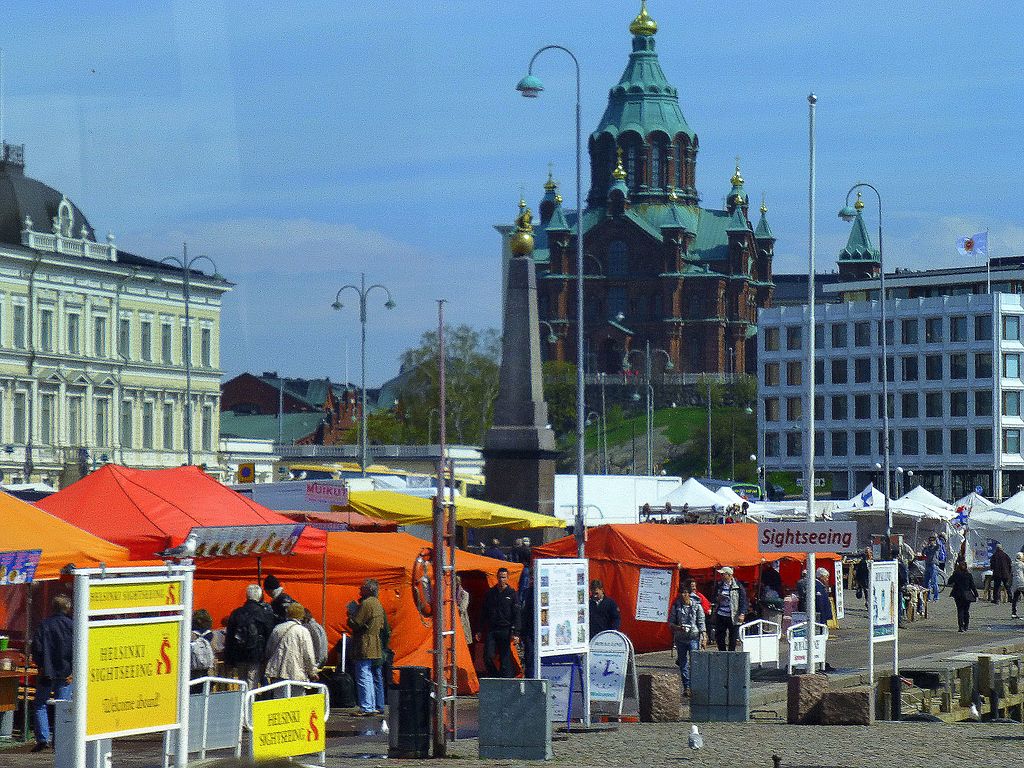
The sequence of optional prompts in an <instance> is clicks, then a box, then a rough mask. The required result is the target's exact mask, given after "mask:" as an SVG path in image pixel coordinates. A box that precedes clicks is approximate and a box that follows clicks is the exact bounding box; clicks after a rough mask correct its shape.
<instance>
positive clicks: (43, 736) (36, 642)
mask: <svg viewBox="0 0 1024 768" xmlns="http://www.w3.org/2000/svg"><path fill="white" fill-rule="evenodd" d="M73 637H74V625H73V624H72V622H71V598H69V597H68V596H67V595H57V596H56V597H55V598H53V614H52V615H51V616H50V617H49V618H47V619H44V620H43V623H42V624H40V625H39V628H38V629H37V630H36V632H35V634H34V635H33V636H32V659H33V660H34V661H35V663H36V667H37V668H38V670H39V674H38V677H37V678H36V697H35V700H34V702H33V704H32V712H33V715H34V716H35V729H36V745H35V747H34V748H33V750H32V751H33V752H39V751H41V750H43V749H46V748H47V747H48V746H49V747H52V746H53V736H52V735H51V734H50V716H49V713H48V711H47V708H46V702H47V700H48V699H51V698H52V699H70V698H71V682H70V679H71V644H72V638H73Z"/></svg>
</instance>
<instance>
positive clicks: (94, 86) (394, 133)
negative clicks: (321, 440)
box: [0, 0, 1024, 382]
mask: <svg viewBox="0 0 1024 768" xmlns="http://www.w3.org/2000/svg"><path fill="white" fill-rule="evenodd" d="M638 6H639V1H638V0H637V1H636V2H634V1H633V0H608V1H607V2H604V1H603V2H594V0H591V1H590V2H584V1H583V0H564V1H563V2H561V3H550V2H541V0H521V2H516V3H509V2H501V3H499V2H495V1H494V0H478V1H477V2H462V1H457V2H445V3H443V4H442V3H423V2H412V1H411V0H396V1H395V2H391V3H388V2H376V3H368V2H353V1H351V0H342V1H341V2H337V1H334V2H284V3H282V2H274V3H270V2H225V1H224V0H202V1H198V0H180V1H178V2H149V3H137V2H122V1H120V0H107V1H105V2H100V1H99V0H80V1H79V2H66V1H65V2H54V3H50V4H48V5H47V7H46V12H45V13H44V12H41V11H40V8H41V6H40V5H39V4H38V3H36V2H29V1H28V0H12V2H9V3H5V6H4V20H5V23H4V25H3V29H0V47H2V48H3V50H4V54H5V61H6V67H5V69H6V72H5V79H6V89H5V90H6V110H5V113H6V114H5V121H4V137H5V138H6V139H7V140H8V141H11V142H15V143H25V144H26V145H27V146H26V159H27V172H28V173H29V175H31V176H33V177H35V178H38V179H41V180H43V181H45V182H46V183H48V184H51V185H52V186H54V187H57V188H58V189H61V190H62V191H64V192H65V193H66V194H68V196H69V197H71V198H72V199H73V200H74V201H75V202H76V203H77V204H78V205H79V206H80V207H81V208H82V209H83V210H84V211H85V213H86V215H87V216H88V217H89V219H90V222H91V223H92V224H93V226H94V227H95V228H96V230H97V232H99V233H101V234H105V233H106V231H107V230H113V232H114V233H115V235H116V236H117V242H118V243H119V244H120V245H121V246H122V247H124V248H126V249H129V250H133V251H135V252H138V253H141V254H143V255H146V256H150V257H154V258H161V257H163V256H167V255H176V254H178V253H180V249H181V242H182V241H183V240H187V241H188V242H189V246H190V251H191V252H193V253H205V254H208V255H209V256H211V257H212V258H213V259H214V260H215V261H216V262H217V263H218V265H219V267H220V271H221V272H222V273H224V274H225V275H227V276H228V277H229V278H230V279H232V280H233V281H234V282H236V283H237V284H238V287H237V288H236V289H235V290H234V291H233V292H232V293H230V294H229V295H228V296H227V297H226V300H225V304H224V321H223V330H224V334H223V341H222V361H223V365H224V367H225V369H226V370H227V372H228V373H229V374H234V373H237V372H239V371H242V370H253V371H260V370H265V369H267V370H269V369H278V370H281V371H282V372H285V373H287V374H289V375H305V376H322V375H330V376H331V377H332V378H335V379H343V378H344V377H345V372H346V346H347V347H348V353H347V360H348V372H349V377H350V378H351V379H356V378H357V377H358V368H357V366H358V338H359V337H358V315H357V312H356V311H355V310H354V309H353V308H351V307H347V308H346V309H344V310H343V311H342V312H340V313H336V312H332V311H331V310H330V308H329V304H330V302H331V300H332V299H333V296H334V293H335V291H336V290H337V288H338V287H340V286H341V285H342V284H345V283H348V282H353V281H358V277H359V272H360V271H365V272H366V273H367V278H368V280H370V281H373V282H383V283H385V284H387V285H388V286H389V287H390V288H391V290H392V292H393V294H394V297H395V300H396V302H397V303H398V307H397V308H396V309H395V310H394V311H392V312H390V313H389V312H387V311H386V310H385V309H383V307H382V306H380V305H381V304H382V303H383V300H382V297H379V296H378V297H377V298H376V299H375V301H374V304H375V305H374V304H371V309H370V317H371V325H370V331H369V344H368V348H369V352H368V358H369V364H368V371H369V373H368V379H369V381H370V382H379V381H382V380H384V379H386V378H388V377H390V376H391V375H393V374H394V373H395V372H396V370H397V361H398V356H399V355H400V354H401V352H402V350H403V349H405V348H407V347H409V346H411V345H413V344H415V343H416V341H417V340H418V338H419V336H420V334H421V333H422V332H423V331H425V330H428V329H430V328H432V327H433V326H434V325H435V324H436V304H435V300H436V299H437V298H440V297H444V298H447V299H449V300H450V301H449V304H448V309H447V312H448V317H449V320H450V321H452V322H465V323H469V324H471V325H474V326H477V327H481V328H483V327H488V326H497V325H498V324H499V323H500V317H499V309H498V308H499V307H500V301H499V298H500V297H499V287H500V282H501V281H500V275H499V240H498V235H497V233H496V232H495V231H494V229H493V225H494V224H496V223H502V222H510V221H511V220H512V218H513V217H514V215H515V212H516V202H517V200H518V196H519V190H520V189H521V188H523V187H525V189H526V193H527V199H528V201H529V202H530V204H531V205H532V206H534V207H535V206H536V203H537V201H538V200H539V197H540V195H541V193H542V189H541V185H542V184H543V182H544V179H545V177H546V172H547V166H548V162H552V163H554V167H555V175H556V177H557V178H558V179H559V180H560V181H561V182H563V194H564V196H565V199H566V203H567V204H569V205H572V204H573V198H574V193H573V190H572V189H571V188H570V187H571V186H572V184H571V181H572V176H573V167H574V166H573V133H572V130H573V123H572V108H573V104H572V97H573V81H572V74H571V69H570V66H569V62H568V59H567V58H566V59H565V60H561V59H560V58H559V56H558V55H551V54H546V55H545V57H543V58H541V59H540V60H539V62H538V66H537V70H536V71H537V73H538V74H539V75H540V76H541V78H542V79H543V80H544V82H545V84H546V86H547V90H546V91H545V93H544V94H543V96H542V98H540V99H539V100H536V101H533V100H526V99H522V98H520V97H519V96H518V94H516V93H515V91H514V90H513V88H514V85H515V83H516V82H517V81H518V79H519V78H520V77H521V76H522V74H523V73H524V71H525V68H526V65H527V63H528V61H529V58H530V56H531V55H532V54H533V52H534V51H535V50H536V49H537V48H538V47H540V46H541V45H544V44H546V43H561V44H564V45H567V46H569V47H570V48H572V49H573V50H574V51H575V52H576V54H577V56H578V57H579V58H580V60H581V63H582V67H583V88H584V93H583V124H584V130H585V131H587V132H589V131H590V130H592V129H593V127H594V126H596V124H597V122H598V119H599V118H600V116H601V113H602V111H603V109H604V104H605V100H606V98H607V92H608V88H609V87H610V86H611V85H613V84H614V83H615V82H616V81H617V80H618V77H619V75H620V74H621V72H622V69H623V67H624V66H625V63H626V59H627V55H628V51H629V45H630V42H629V33H628V31H627V27H628V24H629V22H630V20H631V19H632V18H633V17H634V16H635V15H636V12H637V10H638ZM649 9H650V12H651V15H652V16H653V17H654V18H655V19H656V20H657V21H658V23H659V25H660V29H659V33H658V38H657V39H658V51H659V53H660V56H661V63H662V67H663V68H664V70H665V72H666V75H667V76H668V78H669V81H670V82H671V83H672V84H673V85H675V86H676V87H677V88H678V89H679V93H680V101H681V105H682V109H683V114H684V115H685V116H686V119H687V121H688V122H689V123H690V126H691V127H692V128H693V129H694V130H695V131H696V132H697V133H698V135H699V137H700V146H701V152H700V155H699V157H698V165H697V184H698V188H699V190H700V192H701V194H702V196H703V198H704V202H705V204H706V205H711V206H717V205H718V204H719V203H720V201H721V199H722V198H723V197H724V195H725V194H726V193H727V192H728V190H729V182H728V180H729V177H730V176H731V174H732V167H733V162H734V157H735V156H737V155H739V156H740V157H741V162H742V168H743V175H744V178H745V179H746V182H747V190H748V192H749V193H750V194H751V197H752V199H753V200H755V201H757V200H759V199H760V196H761V194H762V193H764V194H765V195H766V196H767V200H768V205H769V207H770V213H769V220H770V222H771V224H772V227H773V229H774V231H775V234H776V236H777V237H778V243H777V246H776V254H777V256H776V263H775V268H776V271H778V272H787V271H797V270H802V269H806V259H807V255H806V254H807V160H806V156H807V102H806V96H807V94H808V93H809V92H810V91H811V90H813V91H815V92H816V93H817V95H818V97H819V102H818V114H817V118H818V221H819V226H818V230H817V234H818V245H819V250H818V253H819V265H822V267H821V268H832V267H833V266H834V260H835V254H836V252H837V251H838V249H839V248H840V247H841V246H842V244H843V243H844V242H845V239H846V236H847V233H848V231H849V230H848V225H846V224H844V223H842V222H840V221H839V220H838V219H837V218H836V216H835V212H836V211H837V210H838V208H839V207H840V206H841V205H842V203H843V198H844V195H845V193H846V190H847V189H848V188H849V187H850V185H851V184H853V182H855V181H857V180H861V179H863V180H866V181H870V182H872V183H873V184H875V185H876V186H877V187H878V188H879V189H880V190H881V192H882V194H883V196H884V204H885V217H886V220H885V225H886V227H885V245H886V263H887V266H888V267H889V268H890V269H892V268H895V267H906V268H924V267H927V266H934V265H949V264H953V263H956V262H957V260H958V258H959V257H958V256H957V254H956V251H955V247H954V246H955V241H956V238H957V237H958V236H960V235H964V234H971V233H973V232H975V231H978V230H981V229H985V228H988V229H989V230H990V231H991V236H990V248H991V250H992V252H993V254H994V255H1007V254H1010V253H1024V225H1022V220H1021V217H1020V215H1019V214H1018V213H1017V209H1018V206H1019V201H1018V192H1017V190H1018V187H1019V179H1020V178H1021V175H1022V168H1021V166H1022V162H1024V160H1022V158H1024V154H1022V153H1021V151H1020V149H1019V146H1018V144H1019V139H1018V137H1019V135H1020V125H1021V124H1022V123H1024V99H1022V98H1021V94H1022V91H1024V74H1022V73H1024V66H1022V65H1024V61H1022V58H1024V53H1022V50H1021V47H1020V45H1019V39H1020V35H1021V32H1022V31H1024V23H1022V22H1021V20H1020V17H1019V15H1018V9H1017V8H1016V6H1015V4H1011V3H991V2H989V3H982V2H958V3H935V2H924V1H923V0H910V1H908V2H902V3H898V4H896V3H891V2H875V1H873V0H864V1H863V2H859V3H849V4H847V5H846V6H845V7H843V6H841V5H839V4H834V3H810V2H783V3H759V4H745V3H744V4H712V3H696V2H686V3H684V2H679V0H651V2H650V5H649ZM585 161H586V159H585ZM586 177H587V173H586V172H585V173H584V179H586ZM584 194H586V190H584ZM869 211H872V209H870V208H869ZM868 223H869V226H870V227H872V231H874V229H873V228H874V227H875V225H876V219H875V215H874V213H873V211H872V212H871V215H870V216H869V219H868Z"/></svg>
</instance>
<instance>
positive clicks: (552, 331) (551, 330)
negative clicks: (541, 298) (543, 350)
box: [539, 320, 558, 344]
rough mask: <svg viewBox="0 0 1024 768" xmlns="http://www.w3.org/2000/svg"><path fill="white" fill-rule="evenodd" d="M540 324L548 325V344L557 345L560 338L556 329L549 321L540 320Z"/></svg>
mask: <svg viewBox="0 0 1024 768" xmlns="http://www.w3.org/2000/svg"><path fill="white" fill-rule="evenodd" d="M539 322H540V324H541V325H546V326H547V327H548V338H547V342H548V344H555V343H556V342H557V341H558V336H556V335H555V329H554V327H553V326H552V325H551V323H549V322H548V321H547V320H540V321H539Z"/></svg>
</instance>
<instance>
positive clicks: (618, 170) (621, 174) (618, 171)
mask: <svg viewBox="0 0 1024 768" xmlns="http://www.w3.org/2000/svg"><path fill="white" fill-rule="evenodd" d="M616 155H617V156H618V162H616V163H615V170H613V171H612V178H613V179H615V180H616V181H625V180H626V169H625V168H623V167H622V147H619V149H618V151H617V152H616Z"/></svg>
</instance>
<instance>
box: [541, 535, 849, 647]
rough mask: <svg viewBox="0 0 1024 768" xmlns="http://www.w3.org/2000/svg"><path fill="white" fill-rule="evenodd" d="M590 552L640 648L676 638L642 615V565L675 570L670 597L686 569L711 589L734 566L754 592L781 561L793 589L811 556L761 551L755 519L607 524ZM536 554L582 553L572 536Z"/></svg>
mask: <svg viewBox="0 0 1024 768" xmlns="http://www.w3.org/2000/svg"><path fill="white" fill-rule="evenodd" d="M586 553H587V558H588V559H589V560H590V578H591V579H600V580H601V581H602V582H603V583H604V588H605V591H606V592H607V594H608V595H609V596H610V597H611V598H612V599H613V600H615V601H616V602H617V603H618V604H619V609H620V611H621V613H622V631H623V632H624V633H625V634H626V635H628V636H629V638H630V640H632V641H633V645H634V646H635V647H636V650H637V651H640V652H645V651H656V650H664V649H666V648H669V647H670V646H671V640H672V637H671V633H670V632H669V629H668V625H667V624H666V623H654V622H649V621H637V619H636V603H637V592H638V590H639V587H640V569H641V568H655V569H660V570H670V571H672V586H671V592H670V595H669V599H670V600H672V599H674V596H675V594H676V590H677V589H678V588H679V573H680V572H681V571H685V572H687V574H688V575H690V576H692V577H694V578H696V579H697V580H698V583H699V584H702V585H705V587H704V588H707V586H706V585H708V583H709V582H714V581H715V579H716V574H715V569H716V568H719V567H721V566H723V565H729V566H732V567H733V568H734V569H735V571H736V578H737V579H738V580H739V581H740V582H742V583H744V584H746V585H747V587H748V590H749V588H750V586H751V585H752V584H754V583H756V582H758V581H759V580H760V567H761V565H762V564H764V563H767V562H770V561H773V560H781V561H782V562H781V568H780V573H781V575H782V581H783V584H784V585H785V586H787V587H790V588H793V587H794V586H795V584H796V581H797V579H798V578H799V576H800V570H801V563H802V562H803V561H804V559H805V555H802V554H798V553H797V554H781V555H780V554H772V555H765V554H762V553H761V552H758V548H757V526H756V525H754V524H751V523H735V524H733V525H662V524H657V523H642V524H639V525H602V526H599V527H597V528H591V529H589V530H588V531H587V550H586ZM533 554H534V557H576V540H575V539H574V538H573V537H571V536H567V537H565V538H562V539H558V540H556V541H552V542H550V543H549V544H545V545H543V546H540V547H534V549H533ZM835 559H836V556H835V555H831V554H819V555H818V560H819V563H820V564H821V565H826V563H822V562H821V561H822V560H828V561H830V562H831V561H833V560H835ZM705 594H706V593H705ZM750 596H751V597H755V596H756V595H750ZM708 597H711V595H708Z"/></svg>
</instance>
